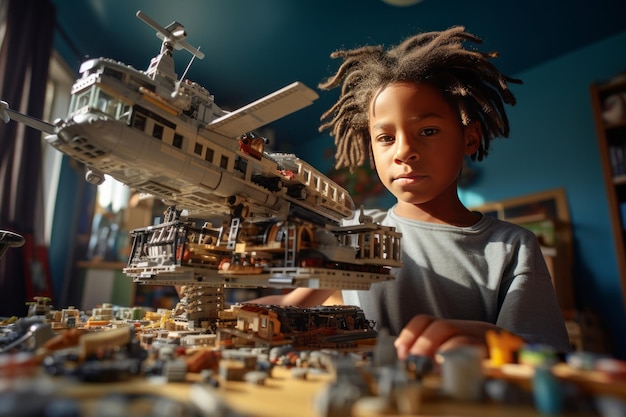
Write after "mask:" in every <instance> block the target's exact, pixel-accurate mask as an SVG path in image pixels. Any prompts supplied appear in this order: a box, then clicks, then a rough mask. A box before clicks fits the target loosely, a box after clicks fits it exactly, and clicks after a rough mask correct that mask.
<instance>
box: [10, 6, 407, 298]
mask: <svg viewBox="0 0 626 417" xmlns="http://www.w3.org/2000/svg"><path fill="white" fill-rule="evenodd" d="M137 17H139V18H140V19H141V20H143V21H144V22H145V23H146V24H148V25H149V26H150V27H152V28H153V29H155V30H156V33H157V36H158V37H159V38H160V39H162V46H161V50H160V53H159V54H158V55H157V56H156V57H154V58H153V59H152V61H151V62H150V65H149V68H148V69H147V70H146V71H140V70H137V69H135V68H133V67H131V66H128V65H125V64H123V63H121V62H117V61H114V60H111V59H108V58H96V59H90V60H88V61H86V62H84V63H83V64H82V65H81V68H80V73H81V77H80V78H79V79H78V80H76V82H75V83H74V85H73V87H72V90H71V95H72V97H71V102H70V108H69V112H68V115H67V117H66V118H65V119H62V120H58V121H56V122H55V123H54V124H50V123H46V122H44V121H41V120H37V119H33V118H32V117H30V116H27V115H24V114H21V113H19V112H16V111H14V110H11V109H9V107H8V104H7V103H4V102H2V103H0V112H1V113H2V117H3V118H4V120H5V121H8V120H9V119H10V118H12V119H14V120H17V121H19V122H23V123H25V124H27V125H28V126H31V127H34V128H36V129H39V130H41V131H43V132H45V133H47V134H48V135H47V136H46V137H45V139H46V141H47V142H48V143H49V144H51V145H52V146H54V147H55V148H56V149H58V150H59V151H61V152H63V153H64V154H66V155H68V156H70V157H72V158H74V159H76V160H78V161H80V162H81V163H83V164H84V165H85V166H86V168H87V173H86V176H85V178H86V180H87V181H88V182H90V183H93V184H99V183H101V182H102V181H103V180H104V175H105V174H108V175H110V176H111V177H113V178H115V179H117V180H119V181H120V182H122V183H124V184H125V185H127V186H128V187H130V188H133V189H135V190H137V191H139V192H140V193H142V194H143V195H149V196H152V197H154V198H159V199H161V200H163V201H164V202H166V204H167V205H168V206H170V208H169V209H168V211H167V213H166V215H165V218H164V220H163V222H161V223H160V224H155V225H150V226H147V227H144V228H139V229H136V230H134V231H133V232H132V237H133V243H132V251H131V254H130V258H129V261H128V266H127V267H126V268H125V269H124V272H125V273H126V274H127V275H128V276H129V277H132V278H133V280H134V281H135V282H138V283H142V284H155V285H162V284H167V285H186V284H195V285H201V286H217V287H221V286H230V287H243V286H247V287H259V286H267V287H298V286H306V287H312V288H336V289H342V288H344V289H368V288H369V286H370V285H371V284H372V283H374V282H379V281H384V280H389V279H393V276H392V275H390V274H389V270H390V268H391V267H397V266H400V265H401V262H400V254H401V244H400V242H401V236H400V234H399V233H397V232H395V230H394V229H393V228H390V227H384V226H380V225H378V224H375V223H373V222H372V221H371V219H367V217H366V216H361V218H360V219H359V220H360V221H359V222H358V223H357V224H354V225H351V226H342V225H341V224H342V222H343V221H344V220H346V219H350V218H352V217H353V216H354V212H355V206H354V202H353V200H352V198H351V197H350V195H349V194H348V193H347V191H346V190H344V189H343V188H342V187H340V186H339V185H338V184H336V183H334V182H333V181H332V180H330V179H329V178H327V177H326V176H325V175H323V174H322V173H321V172H319V171H318V170H316V169H315V168H313V167H312V166H311V165H310V164H308V163H307V162H305V161H303V160H302V159H300V158H298V157H297V156H296V155H293V154H285V153H274V152H268V151H266V150H265V145H266V142H267V141H266V139H265V138H263V137H260V136H258V135H256V134H255V133H254V132H253V131H254V129H258V128H259V127H262V126H263V125H265V124H267V123H270V122H272V121H274V120H276V119H279V118H281V117H284V116H286V115H288V114H290V113H292V112H294V111H296V110H299V109H301V108H303V107H305V106H307V105H309V104H311V103H312V102H313V101H314V100H315V99H317V97H318V96H317V93H315V92H314V91H313V90H312V89H310V88H308V87H307V86H305V85H303V84H301V83H299V82H295V83H293V84H290V85H288V86H286V87H285V88H283V89H281V90H278V91H276V92H274V93H272V94H270V95H268V96H266V97H264V98H262V99H260V100H258V101H255V102H253V103H251V104H249V105H247V106H244V107H242V108H240V109H238V110H235V111H232V112H228V111H225V110H223V109H221V108H220V107H218V106H217V104H216V103H215V101H214V97H213V96H212V95H211V94H210V93H209V92H208V91H207V90H206V89H205V88H204V87H202V86H200V85H198V84H197V83H195V82H192V81H190V80H188V79H185V78H184V76H183V77H181V78H178V75H177V74H176V73H175V69H174V59H173V51H174V49H185V50H187V51H188V52H189V53H191V54H192V55H193V56H194V58H199V59H202V58H203V57H204V54H202V53H201V52H200V51H199V50H198V49H196V48H193V47H192V46H190V45H189V44H188V43H187V42H186V41H185V38H186V32H185V30H184V27H183V26H182V25H181V24H180V23H177V22H173V23H172V24H170V25H168V26H167V27H165V28H164V27H161V26H160V25H159V24H158V23H156V22H154V21H153V20H152V19H150V18H149V17H148V16H146V15H145V14H144V13H142V12H141V11H139V12H137ZM215 304H219V303H215Z"/></svg>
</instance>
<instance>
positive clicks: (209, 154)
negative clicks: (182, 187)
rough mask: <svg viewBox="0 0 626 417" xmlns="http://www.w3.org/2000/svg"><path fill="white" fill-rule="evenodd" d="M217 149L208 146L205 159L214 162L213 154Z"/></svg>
mask: <svg viewBox="0 0 626 417" xmlns="http://www.w3.org/2000/svg"><path fill="white" fill-rule="evenodd" d="M214 154H215V151H214V150H213V149H211V148H206V155H204V159H205V160H206V161H208V162H210V163H213V155H214Z"/></svg>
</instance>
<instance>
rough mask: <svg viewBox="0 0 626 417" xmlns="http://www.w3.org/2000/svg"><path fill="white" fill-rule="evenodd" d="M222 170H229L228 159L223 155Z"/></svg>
mask: <svg viewBox="0 0 626 417" xmlns="http://www.w3.org/2000/svg"><path fill="white" fill-rule="evenodd" d="M220 168H224V169H226V168H228V157H227V156H224V155H222V159H220Z"/></svg>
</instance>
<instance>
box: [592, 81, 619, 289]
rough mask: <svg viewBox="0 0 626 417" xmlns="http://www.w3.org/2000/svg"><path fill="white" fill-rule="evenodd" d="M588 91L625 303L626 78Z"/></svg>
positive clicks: (593, 87) (595, 85)
mask: <svg viewBox="0 0 626 417" xmlns="http://www.w3.org/2000/svg"><path fill="white" fill-rule="evenodd" d="M590 90H591V104H592V107H593V117H594V121H595V125H596V130H597V136H598V148H599V151H600V160H601V164H602V171H603V177H604V183H605V185H606V194H607V198H608V204H609V217H610V220H611V229H612V231H613V239H614V241H615V250H616V256H617V266H618V271H619V277H620V282H621V287H622V297H623V298H624V299H625V300H626V76H621V77H616V78H614V79H613V80H612V81H609V82H607V83H601V84H600V83H598V84H592V85H591V87H590Z"/></svg>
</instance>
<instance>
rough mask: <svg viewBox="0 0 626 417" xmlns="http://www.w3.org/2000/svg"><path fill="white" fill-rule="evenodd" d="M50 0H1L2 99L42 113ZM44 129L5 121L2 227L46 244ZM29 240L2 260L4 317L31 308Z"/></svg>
mask: <svg viewBox="0 0 626 417" xmlns="http://www.w3.org/2000/svg"><path fill="white" fill-rule="evenodd" d="M54 26H55V9H54V6H53V5H52V3H51V2H50V1H49V0H2V1H0V98H1V99H2V100H4V101H6V102H8V103H9V106H10V107H11V108H12V109H14V110H17V111H20V112H22V113H26V114H29V115H31V116H34V117H37V118H41V117H42V114H43V110H44V101H45V94H46V82H47V78H48V65H49V61H50V55H51V51H52V45H53V34H54ZM41 147H42V143H41V132H39V131H37V130H34V129H31V128H27V127H25V126H23V125H21V124H19V123H16V122H13V121H12V122H9V123H7V124H5V123H4V122H0V229H2V230H10V231H12V232H15V233H19V234H21V235H22V236H24V237H25V238H27V241H28V240H32V242H28V243H29V244H30V243H32V245H31V246H38V245H41V244H43V240H44V236H43V233H44V228H43V218H44V215H43V207H42V201H43V198H42V181H41V176H42V172H41V167H42V152H41ZM25 248H26V245H25V246H24V247H22V248H9V250H8V251H7V252H6V253H5V255H4V257H3V258H2V259H0V316H11V315H17V316H24V315H25V313H26V305H25V302H26V301H28V300H27V298H26V297H27V291H26V287H27V285H26V279H25V276H26V273H27V268H26V266H25V264H26V259H25V257H26V255H27V254H26V249H25Z"/></svg>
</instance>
